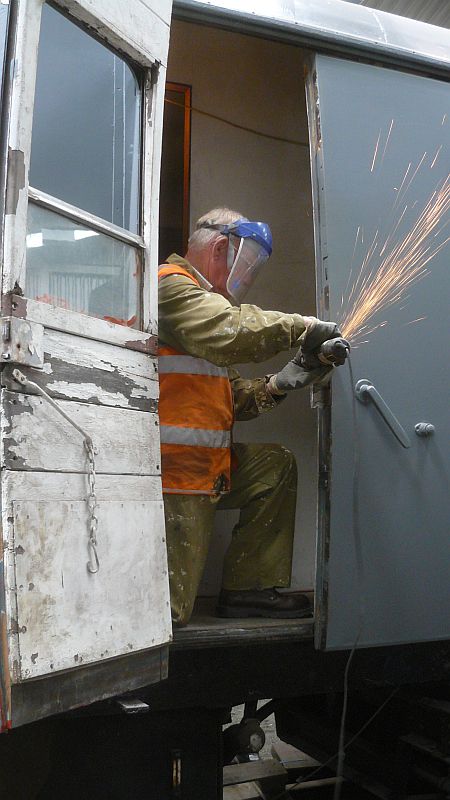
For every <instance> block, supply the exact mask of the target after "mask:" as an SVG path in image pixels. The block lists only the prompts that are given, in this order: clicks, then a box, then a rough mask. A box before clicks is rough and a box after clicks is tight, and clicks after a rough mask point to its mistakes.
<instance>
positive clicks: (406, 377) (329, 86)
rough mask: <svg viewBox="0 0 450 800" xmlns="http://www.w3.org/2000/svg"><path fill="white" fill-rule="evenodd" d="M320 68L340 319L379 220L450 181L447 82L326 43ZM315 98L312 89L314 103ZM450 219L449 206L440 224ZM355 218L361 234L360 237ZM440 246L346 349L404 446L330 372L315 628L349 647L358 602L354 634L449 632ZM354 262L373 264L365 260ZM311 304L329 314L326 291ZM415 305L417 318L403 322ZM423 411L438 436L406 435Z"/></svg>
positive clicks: (323, 204)
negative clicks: (371, 327)
mask: <svg viewBox="0 0 450 800" xmlns="http://www.w3.org/2000/svg"><path fill="white" fill-rule="evenodd" d="M316 69H317V88H318V113H319V117H320V119H319V120H318V121H317V117H315V120H316V132H317V130H319V131H320V138H319V140H318V141H317V143H316V147H315V150H314V151H313V163H314V164H315V173H316V174H315V178H316V185H317V197H318V205H319V216H320V220H319V226H318V232H319V233H320V232H321V229H320V224H321V225H322V226H324V227H325V230H326V253H325V254H324V253H323V252H322V257H323V255H325V256H326V257H325V258H323V261H322V264H321V265H320V268H321V270H322V275H321V276H320V280H319V285H320V284H321V283H322V285H326V284H327V283H328V289H329V297H330V311H329V314H330V318H336V317H339V315H340V314H341V316H342V309H341V296H342V295H343V296H344V307H345V306H346V305H347V299H346V298H347V297H348V294H349V287H350V286H351V284H352V282H353V280H354V277H355V276H356V274H357V273H358V271H359V269H360V267H361V264H362V262H363V259H364V255H365V253H367V251H368V249H369V247H370V245H371V243H372V241H373V237H374V235H375V232H376V230H378V231H379V241H380V243H383V242H384V240H385V239H386V237H387V235H388V234H389V232H392V231H394V229H395V226H396V224H397V223H398V222H399V218H400V216H401V213H402V212H403V209H404V207H405V206H407V209H406V211H405V214H404V217H403V219H402V221H401V222H399V225H398V228H397V230H396V231H395V233H394V234H393V237H392V243H391V245H390V246H389V247H393V246H394V245H395V244H396V243H398V242H399V241H400V240H401V239H403V238H404V237H405V236H406V234H407V233H408V231H410V230H411V229H412V227H413V224H414V221H415V220H417V219H418V217H419V216H420V213H421V211H422V209H423V207H424V206H425V203H426V201H427V200H428V199H429V197H430V195H431V194H432V192H433V190H434V189H435V188H436V186H438V185H439V183H440V182H441V183H442V181H443V180H445V179H446V178H447V180H448V175H449V173H450V135H449V134H450V120H449V112H450V86H449V85H448V84H446V83H443V82H439V81H436V80H432V79H428V78H423V77H420V76H415V75H407V74H403V73H399V72H394V71H389V70H385V69H382V68H380V67H374V66H369V65H364V64H357V63H353V62H350V61H343V60H342V61H341V60H339V59H333V58H329V57H326V56H318V57H317V58H316ZM311 103H314V104H315V99H314V98H311V96H310V111H311ZM311 119H313V118H311ZM392 121H393V122H392ZM391 125H392V128H391ZM389 129H391V134H390V136H389V137H388V134H389ZM379 137H380V138H379ZM377 141H378V152H377V156H376V158H375V160H374V155H375V149H376V145H377ZM386 142H387V146H386ZM441 146H442V147H441ZM313 147H314V138H313ZM439 148H441V149H439ZM438 151H439V154H438V156H437V158H435V156H436V154H437V153H438ZM424 153H426V155H425V157H424V159H423V162H422V165H421V166H420V167H419V169H418V170H417V174H416V176H415V178H414V180H413V181H412V183H411V185H410V188H409V189H408V190H407V191H406V193H405V194H404V195H403V199H402V200H401V201H400V200H398V199H397V201H396V198H397V196H398V191H399V189H400V187H401V183H402V180H403V176H404V175H405V172H406V171H407V169H408V165H409V164H411V165H412V166H411V167H410V170H409V173H408V178H407V180H406V182H405V183H404V186H403V190H402V191H403V192H404V190H405V187H406V185H407V183H408V180H409V177H410V176H412V175H413V171H414V170H415V167H416V166H417V165H418V164H419V163H420V161H421V159H422V156H423V154H424ZM448 221H449V216H448V210H447V215H446V217H443V218H442V220H441V222H442V225H444V224H445V222H447V223H448ZM358 227H359V228H360V230H361V229H363V230H364V243H361V236H360V237H359V239H358V240H357V239H356V235H357V231H358ZM434 233H436V229H435V230H434V231H433V233H432V235H431V236H430V237H429V239H428V240H427V244H428V245H429V246H430V247H431V248H433V247H434V246H436V245H437V244H439V243H440V242H441V243H443V242H445V240H446V237H448V227H447V228H446V230H442V231H441V233H439V234H438V235H437V236H434ZM355 242H357V244H356V247H355ZM318 245H319V251H320V249H321V242H320V241H319V242H318ZM380 249H381V245H380V247H379V248H378V250H376V253H375V257H374V258H373V259H372V265H373V266H374V267H376V265H377V264H379V262H380V255H379V251H380ZM430 252H431V251H430ZM385 253H386V251H385ZM319 254H320V253H319ZM448 256H449V247H448V243H447V245H446V247H444V248H443V249H442V250H441V252H440V253H439V254H437V255H436V256H435V257H434V258H433V259H432V260H431V261H430V262H429V264H428V265H427V269H428V273H427V274H426V275H425V276H423V277H422V279H421V280H420V281H418V282H416V283H414V284H413V285H412V286H411V287H410V288H409V290H408V291H406V292H405V296H404V299H402V300H401V301H400V302H392V303H391V304H389V305H386V307H385V308H383V310H382V311H380V313H379V314H377V315H376V316H375V318H374V319H373V322H374V323H376V324H378V323H382V322H386V324H385V325H383V326H382V327H380V328H378V329H377V330H376V331H374V332H373V333H372V334H370V335H369V336H368V337H365V338H367V339H368V341H367V342H366V343H364V344H361V346H360V347H358V348H356V347H354V348H353V350H352V354H351V361H352V367H353V373H354V382H355V383H356V382H357V381H358V380H359V379H361V378H368V379H370V380H371V381H372V382H373V384H374V385H375V386H376V388H377V390H378V391H379V392H380V394H381V395H382V397H383V398H384V400H385V401H386V402H387V404H388V405H389V406H390V408H391V410H392V411H393V412H394V414H395V415H396V416H397V417H398V419H399V421H400V423H401V425H402V426H403V428H404V429H405V431H406V433H407V435H408V436H409V439H410V441H411V447H410V448H408V449H405V448H403V447H402V446H401V445H400V443H399V442H398V441H397V439H396V438H395V437H394V436H393V434H392V432H391V431H390V430H389V428H388V427H387V425H386V424H385V422H384V420H383V419H382V417H381V416H380V414H378V413H377V411H376V409H375V407H374V406H373V405H371V404H370V405H367V406H364V405H362V404H360V403H359V402H358V401H355V402H354V401H353V387H352V385H351V379H350V373H349V369H348V368H347V367H345V368H340V369H339V370H337V371H336V373H335V375H334V377H333V387H332V388H333V402H332V412H331V450H330V463H329V465H330V467H331V475H330V483H329V490H330V526H329V539H328V532H327V530H326V528H327V515H326V513H325V516H324V517H322V519H324V524H323V529H322V531H321V539H320V542H319V561H320V559H321V558H323V559H324V563H319V578H320V580H319V592H320V597H319V606H320V613H319V629H320V630H319V638H320V639H321V643H322V645H325V646H326V647H327V648H343V647H349V646H352V644H354V642H355V640H356V638H357V634H358V630H359V628H360V618H361V614H362V618H363V626H362V631H361V634H360V637H359V642H358V644H359V645H360V646H367V645H380V644H392V643H394V644H395V643H401V642H413V641H429V640H438V639H447V638H449V637H450V616H449V608H450V581H449V579H448V566H449V563H450V456H449V447H448V445H449V441H450V414H449V398H450V385H449V372H448V367H447V363H446V362H447V359H448V334H449V327H448V298H449V288H450V275H449V270H448ZM352 261H353V268H352V270H351V264H352ZM409 263H410V262H409ZM351 271H352V277H351V278H349V274H350V272H351ZM363 274H365V275H369V268H368V267H367V266H366V267H364V268H363ZM319 303H320V304H321V306H322V311H323V313H326V311H325V308H324V305H326V304H325V303H324V297H323V295H322V296H321V297H319ZM418 318H423V319H421V320H420V321H418V322H413V321H414V320H417V319H418ZM354 413H356V428H355V420H354V417H353V414H354ZM323 416H324V419H326V412H324V415H323ZM422 421H426V422H430V423H432V424H433V425H434V426H435V429H436V430H435V433H434V435H432V436H430V437H429V438H420V437H418V436H417V435H416V433H415V430H414V427H415V425H416V423H418V422H422ZM325 429H326V428H325ZM355 453H356V458H358V457H359V464H357V463H356V464H355ZM355 467H356V481H357V487H356V488H357V504H358V508H357V511H358V513H357V516H356V522H357V525H356V531H355V525H354V522H355V518H354V516H353V507H354V500H355V496H354V480H353V478H354V474H355ZM322 497H323V495H322ZM358 529H359V530H358ZM358 543H359V544H360V547H361V551H362V561H363V564H362V569H361V568H358V566H357V558H356V553H357V548H358Z"/></svg>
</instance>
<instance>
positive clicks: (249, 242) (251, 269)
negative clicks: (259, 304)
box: [227, 235, 269, 303]
mask: <svg viewBox="0 0 450 800" xmlns="http://www.w3.org/2000/svg"><path fill="white" fill-rule="evenodd" d="M236 246H237V249H236ZM233 256H234V258H232V257H233ZM268 258H269V253H268V251H267V250H266V248H265V247H264V246H263V245H262V244H260V243H259V242H257V241H255V240H254V239H239V238H237V237H236V236H234V235H230V244H229V259H228V266H229V269H230V274H229V276H228V280H227V292H228V294H229V295H230V297H232V298H233V300H235V301H236V303H241V302H242V299H243V297H244V296H245V294H246V293H247V291H248V290H249V288H250V286H251V285H252V283H253V282H254V280H255V278H256V276H257V274H258V272H259V271H260V269H261V267H262V266H263V264H265V262H266V261H267V260H268Z"/></svg>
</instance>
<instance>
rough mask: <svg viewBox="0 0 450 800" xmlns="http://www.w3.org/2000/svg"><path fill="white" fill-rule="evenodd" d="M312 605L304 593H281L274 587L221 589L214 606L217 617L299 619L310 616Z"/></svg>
mask: <svg viewBox="0 0 450 800" xmlns="http://www.w3.org/2000/svg"><path fill="white" fill-rule="evenodd" d="M312 613H313V607H312V604H311V602H310V600H309V598H308V597H307V596H306V595H304V594H281V593H280V592H277V590H276V589H242V590H238V591H228V590H227V589H222V591H221V592H220V595H219V601H218V604H217V608H216V615H217V616H218V617H234V618H240V617H270V618H272V619H277V618H279V619H301V618H303V617H310V616H312Z"/></svg>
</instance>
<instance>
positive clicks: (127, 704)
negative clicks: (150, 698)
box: [116, 697, 150, 714]
mask: <svg viewBox="0 0 450 800" xmlns="http://www.w3.org/2000/svg"><path fill="white" fill-rule="evenodd" d="M116 703H117V705H118V706H119V708H121V709H122V711H125V714H148V712H149V711H150V706H149V705H148V703H144V701H143V700H139V698H138V697H117V698H116Z"/></svg>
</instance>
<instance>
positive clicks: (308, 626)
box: [172, 597, 314, 648]
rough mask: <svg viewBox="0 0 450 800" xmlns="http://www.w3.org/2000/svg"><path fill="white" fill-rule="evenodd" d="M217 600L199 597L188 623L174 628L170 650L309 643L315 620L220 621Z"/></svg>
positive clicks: (259, 619) (310, 618)
mask: <svg viewBox="0 0 450 800" xmlns="http://www.w3.org/2000/svg"><path fill="white" fill-rule="evenodd" d="M215 606H216V598H214V597H199V598H198V599H197V602H196V604H195V609H194V613H193V615H192V618H191V621H190V622H189V624H188V625H187V626H186V627H185V628H174V637H173V645H172V647H189V648H192V647H218V646H224V647H230V645H231V646H232V645H233V644H243V643H244V642H245V643H248V644H250V643H258V642H259V643H261V642H268V641H280V640H282V639H289V640H294V639H311V638H312V637H313V630H314V620H313V618H312V617H308V618H307V619H263V618H261V617H254V618H247V619H222V618H220V617H216V616H215Z"/></svg>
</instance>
